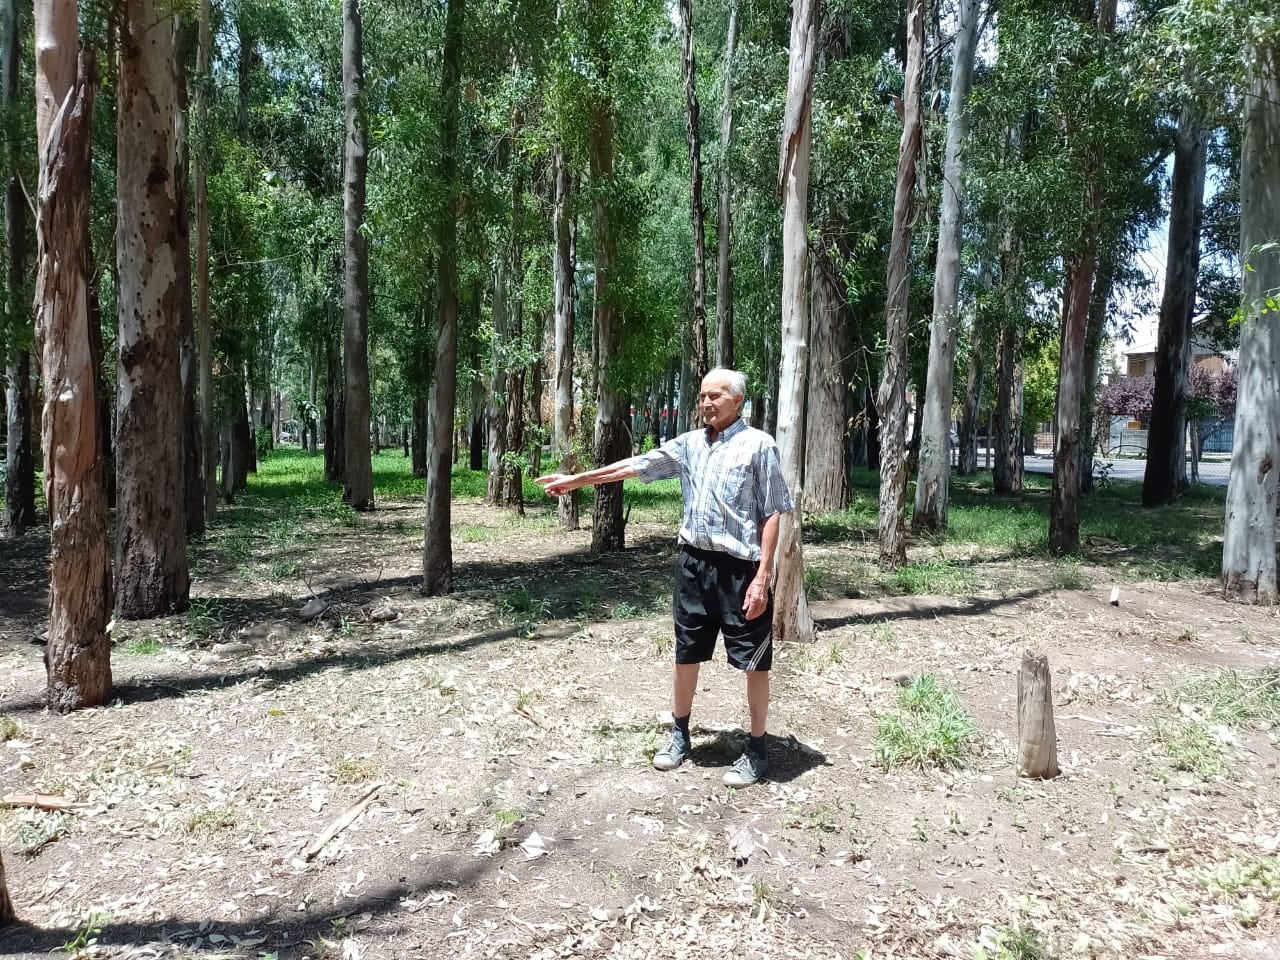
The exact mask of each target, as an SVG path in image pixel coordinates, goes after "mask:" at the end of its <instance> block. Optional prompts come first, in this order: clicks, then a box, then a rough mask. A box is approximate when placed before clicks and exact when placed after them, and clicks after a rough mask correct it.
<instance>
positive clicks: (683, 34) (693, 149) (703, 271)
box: [677, 0, 709, 383]
mask: <svg viewBox="0 0 1280 960" xmlns="http://www.w3.org/2000/svg"><path fill="white" fill-rule="evenodd" d="M677 6H678V7H679V10H680V38H681V41H682V47H681V50H682V54H681V63H682V65H683V67H684V99H685V104H686V106H687V108H688V114H687V116H686V118H685V119H686V122H687V126H686V129H687V131H688V134H689V185H690V191H689V198H690V203H689V211H690V219H691V220H692V222H693V375H694V377H695V378H696V379H697V382H698V383H702V378H703V377H705V376H706V375H707V370H708V369H709V367H708V364H707V237H706V227H705V225H704V223H703V217H702V131H701V116H700V114H701V109H700V107H699V106H698V67H697V64H696V63H695V62H694V57H693V0H677Z"/></svg>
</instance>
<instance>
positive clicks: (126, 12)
mask: <svg viewBox="0 0 1280 960" xmlns="http://www.w3.org/2000/svg"><path fill="white" fill-rule="evenodd" d="M122 11H123V15H122V17H121V19H120V22H119V30H120V73H119V86H118V88H117V98H118V127H117V148H116V158H117V164H118V167H117V172H116V193H117V198H118V209H119V227H118V229H117V231H116V260H117V263H118V264H119V267H120V294H119V327H118V329H119V346H120V361H119V365H118V368H117V369H118V383H119V399H118V401H117V420H116V458H117V459H116V463H117V466H116V477H117V480H116V482H117V491H118V492H117V500H116V503H117V506H116V516H117V537H116V578H117V580H116V612H117V614H118V615H119V616H121V617H123V618H125V619H128V620H137V619H146V618H149V617H158V616H163V615H164V614H167V613H171V612H172V611H174V610H182V609H185V608H186V606H187V602H188V599H189V592H190V586H191V581H190V575H189V573H188V569H187V551H186V511H185V498H184V485H183V472H182V466H183V449H184V446H185V442H186V441H185V437H184V435H183V429H182V417H181V415H180V411H181V410H182V380H181V376H180V366H179V364H180V352H181V351H180V345H181V332H182V311H181V304H180V299H181V296H182V290H181V286H180V284H179V282H178V258H179V257H180V256H182V257H185V256H188V253H187V251H185V250H179V249H178V245H177V238H178V229H177V223H178V211H177V206H176V198H175V194H174V189H173V183H174V180H175V178H176V176H177V144H176V137H175V130H176V122H175V114H176V110H177V93H176V89H175V84H174V74H173V58H174V44H173V19H172V13H168V15H166V12H167V8H165V7H161V6H160V5H159V4H158V3H157V2H156V0H135V2H133V3H130V4H127V5H126V6H125V7H123V8H122ZM176 414H177V415H176Z"/></svg>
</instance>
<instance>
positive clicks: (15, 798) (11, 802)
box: [0, 793, 90, 811]
mask: <svg viewBox="0 0 1280 960" xmlns="http://www.w3.org/2000/svg"><path fill="white" fill-rule="evenodd" d="M0 805H3V806H6V807H32V808H34V809H36V810H53V811H58V810H83V809H85V808H86V807H88V806H90V804H87V803H76V801H74V800H68V799H67V798H66V797H63V796H60V795H58V794H56V793H6V794H5V795H4V796H3V797H0Z"/></svg>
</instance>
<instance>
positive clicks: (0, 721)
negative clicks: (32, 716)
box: [0, 713, 22, 743]
mask: <svg viewBox="0 0 1280 960" xmlns="http://www.w3.org/2000/svg"><path fill="white" fill-rule="evenodd" d="M20 733H22V724H20V723H18V721H17V720H15V719H13V717H10V716H8V715H7V714H3V713H0V743H7V742H8V741H10V740H16V739H18V734H20Z"/></svg>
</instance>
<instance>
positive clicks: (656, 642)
mask: <svg viewBox="0 0 1280 960" xmlns="http://www.w3.org/2000/svg"><path fill="white" fill-rule="evenodd" d="M649 639H650V640H651V641H652V642H653V653H654V656H656V657H659V658H661V659H663V660H665V659H666V658H667V657H669V656H671V651H672V650H674V649H675V645H676V637H675V634H674V633H672V632H671V631H670V630H658V631H655V632H654V633H653V634H651V635H650V637H649Z"/></svg>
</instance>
